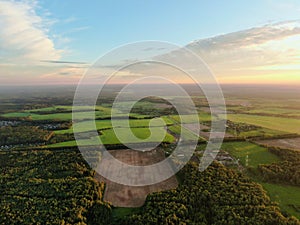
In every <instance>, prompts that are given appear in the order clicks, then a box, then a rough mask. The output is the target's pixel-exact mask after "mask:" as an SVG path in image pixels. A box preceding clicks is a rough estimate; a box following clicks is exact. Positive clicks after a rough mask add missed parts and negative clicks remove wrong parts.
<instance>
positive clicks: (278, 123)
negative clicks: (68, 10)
mask: <svg viewBox="0 0 300 225" xmlns="http://www.w3.org/2000/svg"><path fill="white" fill-rule="evenodd" d="M227 117H228V119H229V120H231V121H233V122H238V123H248V124H252V125H256V126H261V127H265V128H269V129H272V130H280V131H284V132H289V133H298V134H300V120H299V119H291V118H282V117H273V116H258V115H248V114H228V115H227Z"/></svg>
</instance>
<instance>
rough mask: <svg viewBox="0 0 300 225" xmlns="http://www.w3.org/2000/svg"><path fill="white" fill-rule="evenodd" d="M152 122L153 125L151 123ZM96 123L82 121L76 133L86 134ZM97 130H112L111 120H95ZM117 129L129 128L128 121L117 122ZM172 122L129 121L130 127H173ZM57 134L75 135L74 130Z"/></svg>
mask: <svg viewBox="0 0 300 225" xmlns="http://www.w3.org/2000/svg"><path fill="white" fill-rule="evenodd" d="M150 122H151V123H150ZM93 123H94V121H82V122H78V123H76V124H75V125H74V128H75V129H76V132H85V131H90V130H91V129H92V125H93ZM95 124H96V128H97V129H98V130H103V129H107V128H112V123H111V120H95ZM116 124H117V127H128V124H127V120H121V119H117V120H116ZM172 124H173V123H172V121H171V120H170V119H168V118H164V122H163V121H162V120H161V119H159V118H154V119H131V120H129V125H130V127H149V126H150V125H151V127H156V126H157V127H162V126H165V125H172ZM55 133H56V134H65V133H73V128H72V127H71V128H69V129H67V130H57V131H55Z"/></svg>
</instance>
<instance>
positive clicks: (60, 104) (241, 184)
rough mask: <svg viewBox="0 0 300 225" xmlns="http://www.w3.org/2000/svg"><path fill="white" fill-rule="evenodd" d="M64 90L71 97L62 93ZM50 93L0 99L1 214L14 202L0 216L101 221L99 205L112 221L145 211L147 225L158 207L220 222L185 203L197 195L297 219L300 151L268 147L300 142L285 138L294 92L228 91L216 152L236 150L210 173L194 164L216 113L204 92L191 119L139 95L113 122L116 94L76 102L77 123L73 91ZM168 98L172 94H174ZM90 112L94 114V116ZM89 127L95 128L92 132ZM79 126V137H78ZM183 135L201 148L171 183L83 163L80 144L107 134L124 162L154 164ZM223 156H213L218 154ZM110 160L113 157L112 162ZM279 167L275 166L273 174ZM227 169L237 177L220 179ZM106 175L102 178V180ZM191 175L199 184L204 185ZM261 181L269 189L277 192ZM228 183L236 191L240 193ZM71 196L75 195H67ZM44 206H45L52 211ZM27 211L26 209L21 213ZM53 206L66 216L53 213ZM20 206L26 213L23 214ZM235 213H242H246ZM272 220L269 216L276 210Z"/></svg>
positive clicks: (294, 111) (170, 217)
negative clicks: (121, 180)
mask: <svg viewBox="0 0 300 225" xmlns="http://www.w3.org/2000/svg"><path fill="white" fill-rule="evenodd" d="M62 93H64V95H65V91H63V92H62ZM235 94H236V93H235ZM53 95H54V96H53V99H52V100H51V98H49V99H48V100H47V101H46V102H45V100H44V99H38V98H29V97H28V96H26V97H23V96H19V97H18V98H20V99H22V100H20V99H19V100H18V104H19V102H22V101H23V102H24V103H22V104H23V105H22V104H21V105H18V104H17V103H11V104H10V105H9V107H8V106H7V104H6V103H5V104H4V105H3V107H2V108H1V107H0V109H2V111H0V113H1V115H0V116H1V122H0V126H1V127H0V129H1V130H3V131H4V132H2V133H1V135H0V136H1V141H2V142H1V143H2V146H1V151H0V161H1V166H2V168H3V169H2V170H1V177H0V178H1V179H0V182H2V183H1V184H2V186H1V187H2V190H1V191H2V193H4V194H3V197H2V200H3V201H1V203H0V207H2V208H3V210H2V211H3V212H4V208H5V209H7V208H9V211H7V213H4V214H1V216H3V217H2V218H6V220H7V218H8V215H14V217H12V218H11V221H12V222H11V224H18V223H20V221H22V222H24V221H25V222H24V223H25V224H26V223H27V224H30V223H35V222H36V223H38V222H39V221H42V220H45V218H47V219H49V218H53V221H54V222H53V223H57V224H59V223H62V221H63V220H64V221H65V223H70V224H72V223H74V221H77V222H81V223H82V224H97V223H95V221H93V220H92V219H91V218H95V215H96V214H97V212H101V213H102V214H101V215H100V217H101V218H102V217H103V221H105V219H107V222H106V224H108V225H109V224H126V223H127V224H135V222H134V221H139V220H140V219H141V218H143V219H142V220H143V221H146V222H144V223H145V224H147V222H149V220H148V219H150V218H151V215H152V214H153V212H154V211H157V210H158V209H159V210H160V211H161V212H162V213H161V217H160V218H161V219H162V220H165V221H176V222H175V224H176V223H177V222H178V221H181V222H182V221H188V219H190V220H191V221H192V220H194V218H196V217H197V218H198V216H195V215H198V214H197V213H200V214H201V216H200V217H199V221H200V220H201V221H202V222H203V221H206V222H207V221H213V220H215V221H216V222H217V221H218V222H220V221H219V220H218V219H221V218H218V217H211V215H210V214H209V213H207V212H205V211H201V212H200V211H199V212H194V211H189V209H190V204H193V205H195V206H197V203H196V202H195V199H201V202H203V204H206V207H208V208H210V210H211V211H214V210H217V211H218V212H221V213H223V214H222V215H229V214H230V215H231V216H232V217H234V215H236V212H238V213H239V215H244V216H249V217H251V218H252V217H253V218H260V216H259V215H265V217H264V219H266V218H267V215H266V214H264V212H263V210H261V209H262V205H264V207H266V208H267V209H265V210H267V211H268V214H270V215H273V218H272V219H274V218H277V219H278V220H277V222H278V221H281V220H282V221H285V222H284V224H288V222H287V220H291V221H292V219H291V218H290V216H296V217H298V218H299V207H300V206H299V198H298V197H299V196H298V195H297V193H298V192H299V185H298V182H299V179H298V177H299V176H298V175H297V171H298V170H299V169H298V163H297V161H296V160H294V159H296V158H297V157H298V156H297V155H290V156H289V157H285V158H284V157H282V155H280V154H277V152H276V151H275V150H272V149H270V148H273V147H274V148H275V149H277V148H278V147H279V148H280V151H282V153H283V155H289V153H288V150H287V149H293V150H299V149H298V145H299V140H298V139H299V137H298V136H297V135H295V134H293V136H292V137H291V136H289V135H291V134H292V133H299V119H297V117H296V116H297V115H298V114H299V112H300V111H299V110H300V109H299V108H297V105H296V104H295V101H294V100H293V99H291V100H289V101H285V102H284V103H283V102H280V101H279V100H272V101H271V100H270V101H267V100H263V99H260V98H259V97H257V98H248V97H247V96H242V97H241V96H239V97H236V96H234V97H232V96H231V97H227V102H228V103H229V105H228V115H227V116H228V121H227V124H226V125H227V126H226V129H227V130H226V135H225V139H226V141H225V142H224V143H223V144H222V147H221V151H220V152H221V154H223V158H225V159H226V158H227V159H231V158H232V163H233V166H230V165H229V166H228V165H227V166H228V167H229V168H226V167H224V166H221V165H219V164H218V163H217V162H215V163H214V164H213V165H212V166H210V167H209V169H208V170H207V171H206V173H204V174H202V173H200V174H198V173H197V172H196V171H194V169H193V168H195V167H194V166H192V164H193V163H194V162H199V159H200V158H198V157H200V156H201V155H202V153H203V150H204V149H205V147H206V141H207V140H208V139H209V135H210V126H211V121H212V119H215V118H212V117H211V115H210V112H209V107H208V105H207V102H206V101H205V98H203V97H199V96H198V97H197V96H194V97H193V99H194V100H195V103H196V105H198V108H197V109H198V114H195V115H194V114H193V115H194V117H191V116H190V115H189V114H188V113H187V114H186V115H181V116H179V115H178V114H177V112H176V110H174V109H173V108H172V106H171V105H170V104H169V103H168V102H166V101H164V100H161V99H157V98H149V99H144V100H142V101H140V102H138V103H136V104H135V106H134V108H133V109H132V110H131V112H130V117H129V118H126V115H125V114H124V112H123V111H122V110H123V108H122V107H124V108H125V107H126V106H128V105H130V104H131V102H130V101H128V102H124V103H123V105H122V107H120V108H119V110H118V111H116V112H115V113H116V117H115V118H114V123H113V122H112V120H111V111H112V109H111V106H112V102H111V100H110V97H108V98H102V99H101V102H98V104H97V106H96V107H95V111H93V109H92V108H91V107H90V106H81V107H78V108H77V109H76V111H75V112H74V113H75V114H76V115H77V116H78V120H77V121H76V123H72V106H71V104H72V101H71V99H70V98H67V97H65V98H62V97H61V96H60V95H59V94H57V95H58V96H56V95H55V94H53ZM61 95H62V94H61ZM55 96H56V97H55ZM66 96H68V95H66ZM15 98H16V99H18V98H17V97H15ZM172 98H176V96H170V99H172ZM65 102H66V103H65ZM285 109H286V110H285ZM93 115H95V118H96V120H95V121H91V120H88V119H90V117H91V116H93ZM181 119H183V120H182V121H181ZM181 122H184V124H181ZM197 122H200V129H201V131H200V135H199V136H197V135H196V134H195V133H194V131H195V128H196V127H197V125H198V124H197ZM93 125H94V126H95V128H96V130H95V131H94V132H91V131H93ZM74 132H77V134H79V136H80V137H81V138H80V139H78V140H77V141H76V140H75V138H74ZM116 132H117V134H118V135H117V134H116ZM131 133H132V134H133V136H132V135H130V134H131ZM182 137H184V138H183V139H184V140H195V138H198V140H199V143H198V146H197V153H196V154H195V155H194V157H192V161H193V162H192V163H191V164H189V165H188V166H187V168H190V171H188V170H187V169H184V170H183V172H180V173H179V174H177V175H176V176H173V177H171V178H170V179H169V180H167V181H164V182H162V183H159V184H156V185H153V186H147V187H128V186H124V185H120V184H117V183H114V182H112V181H109V180H107V179H105V178H103V177H101V176H100V175H98V174H97V175H96V176H94V174H95V173H94V171H93V170H92V169H91V168H89V166H87V164H86V163H85V161H84V159H83V158H82V156H81V155H80V152H79V151H78V149H77V146H78V145H81V146H93V145H98V144H99V140H101V142H102V143H103V144H104V145H105V146H106V147H108V149H111V150H109V151H110V152H111V154H112V155H113V156H114V157H115V158H117V159H119V160H121V161H123V162H125V163H128V164H134V165H136V164H138V165H140V164H142V165H144V164H145V165H146V164H147V165H148V164H153V163H156V162H158V161H161V160H163V159H164V158H165V157H166V156H168V155H169V154H170V153H172V151H173V149H174V147H175V146H176V144H177V142H178V141H179V140H180V138H182ZM120 138H121V139H122V140H123V141H121V140H120ZM124 140H125V141H124ZM161 142H163V143H162V144H160V145H158V146H157V149H159V151H157V152H156V153H155V154H151V151H145V152H136V151H132V150H130V149H124V148H125V147H126V146H125V145H126V144H129V143H130V144H142V145H141V146H146V145H143V144H144V143H145V144H147V143H155V144H159V143H161ZM285 148H286V150H285ZM147 150H149V149H147ZM158 152H159V154H158ZM293 154H294V153H293ZM296 154H297V153H296ZM218 160H219V159H218V158H217V160H216V161H218ZM219 162H220V163H222V162H221V161H219ZM10 164H11V165H10ZM54 164H55V166H53V165H54ZM111 164H112V163H110V162H107V168H109V166H111ZM224 165H226V164H224ZM220 166H221V167H220ZM283 168H285V169H283ZM217 171H221V173H222V174H219V172H217ZM274 171H277V172H276V173H273V172H274ZM195 174H197V176H195ZM223 175H224V176H225V177H227V178H228V179H230V180H231V181H232V183H231V184H229V183H228V181H227V180H226V181H225V180H222V179H223V178H222V176H223ZM94 178H96V179H94ZM177 180H178V182H177ZM102 182H104V183H105V184H106V188H105V186H104V185H105V184H104V183H102ZM193 182H200V183H201V185H200V183H199V184H198V185H195V184H193ZM17 183H20V185H17ZM258 184H261V185H262V187H263V188H264V190H265V191H267V192H266V193H267V195H268V196H269V197H270V198H271V200H269V199H268V196H267V195H265V194H264V193H265V192H264V190H263V189H261V187H260V186H259V185H258ZM70 185H71V186H72V187H71V186H70ZM227 185H229V186H228V187H227ZM230 185H231V186H230ZM213 187H216V189H214V188H213ZM245 187H251V188H249V189H247V188H245ZM199 188H200V189H201V188H202V189H203V190H202V189H201V190H202V192H198V191H197V190H199ZM244 188H245V189H244ZM169 189H171V190H169ZM246 189H247V190H246ZM45 190H47V191H45ZM185 190H189V191H185ZM218 190H219V191H218ZM231 190H235V193H234V194H233V193H232V191H231ZM252 190H255V191H254V192H255V193H254V192H252ZM80 193H81V194H80ZM190 193H194V194H193V195H191V194H190ZM220 193H221V194H223V195H224V197H223V198H222V202H223V203H222V204H223V205H218V202H219V200H220V199H221V198H220V197H219V198H218V200H217V199H213V198H212V197H211V196H212V195H216V196H220ZM237 193H239V194H237ZM65 196H68V197H70V199H69V200H67V199H65ZM91 196H93V197H91ZM190 196H194V197H190ZM209 196H210V197H209ZM82 198H83V199H87V200H84V201H82V202H80V201H79V199H82ZM251 198H254V199H260V200H259V201H262V202H264V203H263V204H260V203H257V202H256V203H254V202H252V200H250V199H251ZM42 199H47V200H42ZM168 199H172V201H169V200H168ZM187 199H188V200H189V201H188V202H187ZM242 199H248V200H247V202H248V203H247V204H248V205H243V204H244V202H243V201H242ZM57 201H60V202H62V203H61V204H62V207H59V206H58V203H57ZM273 201H275V202H278V204H279V206H280V209H279V208H276V207H275V208H274V207H273V204H274V203H273ZM107 202H111V203H107ZM30 203H34V204H33V208H32V209H29V208H26V207H27V206H26V205H29V204H30ZM232 204H238V205H239V206H240V207H235V208H234V213H232V211H231V210H232V207H229V206H230V205H232ZM42 205H47V207H48V208H49V210H48V208H45V207H43V206H42ZM213 205H214V206H215V207H212V206H213ZM124 207H125V208H124ZM197 207H198V206H197ZM197 207H196V208H197ZM246 208H247V209H249V210H250V209H251V210H252V209H253V210H254V209H255V210H257V211H259V212H260V214H256V215H254V214H251V215H250V214H249V215H248V214H247V210H245V209H246ZM94 209H97V211H95V210H94ZM251 210H250V211H251ZM21 211H24V213H23V214H22V213H20V212H21ZM186 212H189V215H191V217H190V218H188V217H184V218H185V219H184V218H183V217H182V215H183V214H184V213H186ZM47 213H48V214H47ZM54 213H59V215H61V216H58V217H57V218H55V216H54ZM281 213H283V215H282V214H281ZM18 214H20V215H21V216H17V215H18ZM31 215H34V216H31ZM174 215H176V217H177V219H176V217H174ZM98 217H99V215H98ZM132 218H134V220H131V219H132ZM186 219H187V220H186ZM236 219H237V220H239V219H241V221H242V219H243V218H236ZM260 219H262V218H260ZM268 219H269V220H271V218H270V217H269V218H268ZM262 220H263V219H262ZM128 221H129V222H128ZM199 221H197V223H198V222H199ZM197 223H196V224H197ZM241 223H242V222H241ZM208 224H210V223H208ZM294 224H297V223H294Z"/></svg>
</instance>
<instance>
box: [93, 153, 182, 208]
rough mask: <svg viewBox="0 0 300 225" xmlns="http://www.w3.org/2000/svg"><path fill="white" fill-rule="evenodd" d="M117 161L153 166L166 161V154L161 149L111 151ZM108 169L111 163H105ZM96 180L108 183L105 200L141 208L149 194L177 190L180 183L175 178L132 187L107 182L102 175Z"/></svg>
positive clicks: (114, 203) (115, 204)
mask: <svg viewBox="0 0 300 225" xmlns="http://www.w3.org/2000/svg"><path fill="white" fill-rule="evenodd" d="M109 152H110V154H112V155H113V156H114V157H115V158H116V159H118V160H120V161H122V162H125V163H127V164H130V165H151V164H155V163H157V162H159V161H161V160H163V159H164V153H163V151H162V150H160V149H155V150H151V151H147V152H141V151H134V150H112V151H109ZM103 163H105V165H106V164H107V167H110V166H111V162H109V161H106V162H103ZM96 179H98V180H99V181H104V182H105V183H106V188H105V194H104V200H105V201H108V202H111V203H112V204H113V205H114V206H117V207H140V206H142V205H143V204H144V202H145V200H146V197H147V195H148V194H150V193H153V192H157V191H162V190H169V189H173V188H176V187H177V185H178V182H177V180H176V177H175V176H173V177H171V178H169V179H168V180H165V181H163V182H161V183H158V184H154V185H149V186H144V187H131V186H126V185H122V184H118V183H114V182H112V181H110V180H107V179H105V178H103V177H101V176H100V175H96Z"/></svg>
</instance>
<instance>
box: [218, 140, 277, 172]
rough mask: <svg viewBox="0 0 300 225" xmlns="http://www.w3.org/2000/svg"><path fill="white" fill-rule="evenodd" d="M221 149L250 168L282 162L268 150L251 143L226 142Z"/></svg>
mask: <svg viewBox="0 0 300 225" xmlns="http://www.w3.org/2000/svg"><path fill="white" fill-rule="evenodd" d="M221 148H222V149H223V150H225V151H227V152H228V153H229V154H230V155H232V156H233V157H234V158H235V159H239V160H240V163H241V164H242V165H244V166H246V164H247V163H248V166H249V167H254V168H256V167H257V166H258V165H259V164H270V163H273V162H278V161H279V160H280V159H279V157H278V156H276V155H275V154H272V153H271V152H269V151H268V149H267V148H265V147H261V146H259V145H256V144H253V143H249V142H224V143H223V144H222V147H221ZM247 158H248V160H247ZM247 161H248V162H247Z"/></svg>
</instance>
